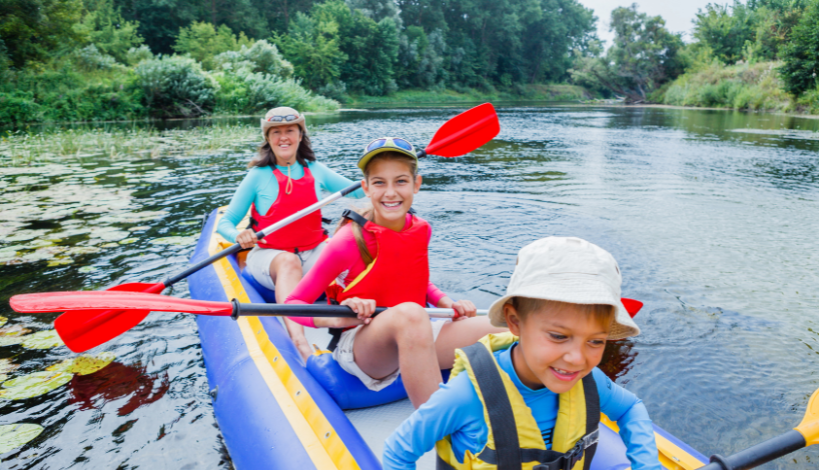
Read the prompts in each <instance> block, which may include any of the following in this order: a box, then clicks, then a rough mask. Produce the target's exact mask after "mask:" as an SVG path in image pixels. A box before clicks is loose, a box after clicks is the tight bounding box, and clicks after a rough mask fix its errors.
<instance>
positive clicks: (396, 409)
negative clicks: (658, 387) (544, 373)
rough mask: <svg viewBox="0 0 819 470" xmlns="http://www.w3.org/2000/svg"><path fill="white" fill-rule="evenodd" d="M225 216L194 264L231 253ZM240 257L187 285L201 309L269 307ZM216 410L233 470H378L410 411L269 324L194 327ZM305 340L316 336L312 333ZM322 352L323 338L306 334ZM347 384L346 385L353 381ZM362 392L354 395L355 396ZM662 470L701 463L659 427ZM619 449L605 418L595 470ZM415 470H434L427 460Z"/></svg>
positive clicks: (213, 322) (217, 321)
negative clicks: (234, 303)
mask: <svg viewBox="0 0 819 470" xmlns="http://www.w3.org/2000/svg"><path fill="white" fill-rule="evenodd" d="M223 211H224V208H221V209H217V210H215V211H213V212H212V213H211V214H210V217H209V218H208V220H207V222H206V223H205V225H204V228H203V230H202V236H201V238H200V239H199V242H198V245H197V247H196V251H195V252H194V254H193V257H192V258H191V262H192V263H196V262H198V261H201V260H203V259H205V258H207V257H208V256H210V255H212V254H214V253H216V252H218V251H220V250H221V249H223V248H224V247H227V246H230V243H228V242H226V241H225V240H224V239H222V237H221V236H220V235H218V234H217V233H216V225H217V223H218V220H219V218H220V217H221V215H222V213H223ZM242 267H244V263H243V257H242V254H239V255H238V256H234V255H231V256H229V257H227V258H223V259H221V260H219V261H217V262H215V263H214V264H212V265H210V266H208V267H207V268H204V269H202V270H201V271H199V272H197V273H196V274H193V275H192V276H190V278H189V280H188V283H189V285H190V292H191V297H193V298H194V299H199V300H214V301H222V302H224V301H229V300H231V299H234V298H235V299H238V300H239V301H240V302H265V301H268V302H272V301H274V298H273V293H272V292H270V291H269V290H267V289H265V288H264V287H262V286H260V285H259V284H258V283H256V282H255V281H254V280H253V279H252V278H251V277H250V276H247V277H246V276H243V275H242V269H241V268H242ZM197 323H198V326H199V336H200V338H201V342H202V353H203V355H204V360H205V367H206V369H207V375H208V383H209V387H210V394H211V397H212V400H213V409H214V413H215V414H216V419H217V421H218V423H219V428H220V429H221V432H222V436H223V437H224V440H225V445H226V446H227V449H228V452H229V453H230V457H231V459H232V460H233V466H234V467H235V468H237V469H239V470H245V469H257V468H258V469H299V470H307V469H321V470H324V469H339V470H341V469H343V470H348V469H359V468H360V469H380V468H381V464H380V457H381V452H382V448H383V445H384V439H385V438H386V437H387V436H388V435H389V434H390V433H391V432H392V431H393V429H395V428H396V427H397V426H398V425H399V424H400V423H401V422H402V421H403V420H404V419H406V417H407V416H409V415H410V413H412V411H413V408H412V405H411V404H410V403H409V401H408V400H406V399H405V398H404V397H405V396H406V393H405V392H404V390H403V385H401V383H400V382H397V383H396V384H395V386H391V387H389V388H387V389H385V390H382V391H380V392H370V391H369V390H366V389H364V387H363V385H361V384H360V382H358V381H357V379H355V378H352V377H351V376H349V375H347V374H346V373H345V372H343V371H342V370H341V369H340V368H339V367H338V365H337V364H335V362H334V361H333V360H332V355H330V354H327V353H326V352H323V351H318V352H317V353H316V355H315V356H312V357H311V358H310V359H309V360H308V362H307V364H305V362H304V361H303V360H302V359H301V356H300V355H299V353H298V351H297V350H296V348H295V346H294V345H293V343H292V342H291V341H290V338H289V336H288V334H287V331H286V330H285V329H284V326H283V325H282V323H281V321H280V320H279V319H277V318H274V317H241V318H239V319H238V320H235V321H234V320H232V319H230V318H229V317H211V316H205V315H199V316H198V317H197ZM307 330H313V329H311V328H308V329H307ZM307 333H308V340H310V341H311V342H313V343H315V344H316V345H318V346H321V347H324V346H325V345H326V344H327V343H329V338H330V336H329V334H327V333H325V332H324V331H322V330H313V331H308V332H307ZM351 379H352V380H351ZM356 387H358V388H356ZM655 435H656V439H657V445H658V447H659V449H660V460H661V463H662V464H663V466H664V468H666V469H669V470H694V469H696V468H699V467H701V466H703V465H704V464H705V463H707V459H706V458H705V457H704V456H703V455H702V454H700V453H699V452H697V451H695V450H694V449H692V448H691V447H689V446H688V445H686V444H684V443H683V442H681V441H680V440H678V439H677V438H675V437H674V436H672V435H670V434H668V433H667V432H665V431H663V430H662V429H660V428H659V427H657V426H655ZM629 467H630V464H629V462H628V459H626V457H625V446H624V445H623V442H622V440H621V439H620V436H619V435H618V434H617V426H616V424H614V423H612V422H611V421H609V420H608V419H606V417H605V416H603V417H602V421H601V433H600V442H599V444H598V449H597V453H596V454H595V457H594V462H592V466H591V468H592V469H593V470H626V469H628V468H629ZM418 468H419V469H429V470H432V469H434V468H435V459H434V454H433V453H432V452H430V453H428V454H427V455H425V456H424V458H423V459H422V460H420V461H419V462H418Z"/></svg>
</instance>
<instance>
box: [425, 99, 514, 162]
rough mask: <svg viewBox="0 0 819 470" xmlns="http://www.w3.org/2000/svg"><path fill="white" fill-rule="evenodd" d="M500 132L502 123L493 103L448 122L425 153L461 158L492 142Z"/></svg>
mask: <svg viewBox="0 0 819 470" xmlns="http://www.w3.org/2000/svg"><path fill="white" fill-rule="evenodd" d="M498 132H500V122H498V115H497V113H495V107H494V106H492V103H484V104H482V105H480V106H475V107H474V108H472V109H470V110H468V111H464V112H462V113H461V114H459V115H457V116H455V117H454V118H452V119H450V120H449V121H447V122H446V123H445V124H444V125H443V126H441V128H440V129H438V132H436V133H435V136H433V137H432V142H430V143H429V145H427V148H426V149H424V151H425V152H426V153H428V154H430V155H439V156H441V157H460V156H461V155H464V154H467V153H469V152H471V151H473V150H475V149H477V148H479V147H480V146H481V145H483V144H485V143H487V142H489V141H490V140H492V139H493V138H494V137H495V136H496V135H498Z"/></svg>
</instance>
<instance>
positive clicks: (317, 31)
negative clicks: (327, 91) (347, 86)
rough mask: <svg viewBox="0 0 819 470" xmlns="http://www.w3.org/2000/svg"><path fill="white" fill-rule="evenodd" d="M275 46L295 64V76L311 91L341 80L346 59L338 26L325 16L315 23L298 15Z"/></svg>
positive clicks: (313, 20)
mask: <svg viewBox="0 0 819 470" xmlns="http://www.w3.org/2000/svg"><path fill="white" fill-rule="evenodd" d="M274 40H275V42H276V44H278V45H279V47H281V49H282V52H283V53H284V55H285V57H287V58H288V59H289V60H290V62H291V63H292V64H293V69H294V73H295V75H296V76H297V77H299V78H300V79H301V80H302V82H303V83H304V84H305V85H306V86H307V87H308V88H310V89H313V90H316V89H318V88H319V87H321V86H324V85H326V84H329V83H333V82H335V81H337V80H338V78H339V77H340V76H341V64H342V63H343V62H344V61H345V60H346V59H347V56H346V55H345V54H344V53H343V52H341V50H340V49H339V45H338V44H339V39H338V23H337V22H336V21H335V19H334V18H332V17H328V16H326V15H325V16H324V17H323V18H321V19H313V18H311V17H310V16H308V15H305V14H304V13H296V16H295V18H294V19H293V21H291V22H290V29H289V30H288V34H284V35H277V36H276V37H275V39H274Z"/></svg>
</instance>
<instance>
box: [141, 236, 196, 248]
mask: <svg viewBox="0 0 819 470" xmlns="http://www.w3.org/2000/svg"><path fill="white" fill-rule="evenodd" d="M196 239H197V237H162V238H155V239H153V240H151V243H153V244H154V245H178V246H188V245H193V244H194V243H196Z"/></svg>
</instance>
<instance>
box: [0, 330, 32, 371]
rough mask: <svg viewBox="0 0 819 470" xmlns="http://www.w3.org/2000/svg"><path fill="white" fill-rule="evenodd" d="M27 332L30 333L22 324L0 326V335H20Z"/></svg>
mask: <svg viewBox="0 0 819 470" xmlns="http://www.w3.org/2000/svg"><path fill="white" fill-rule="evenodd" d="M29 333H31V330H29V329H28V328H23V325H12V326H9V327H6V328H0V336H22V335H26V334H29ZM0 370H2V369H0Z"/></svg>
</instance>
